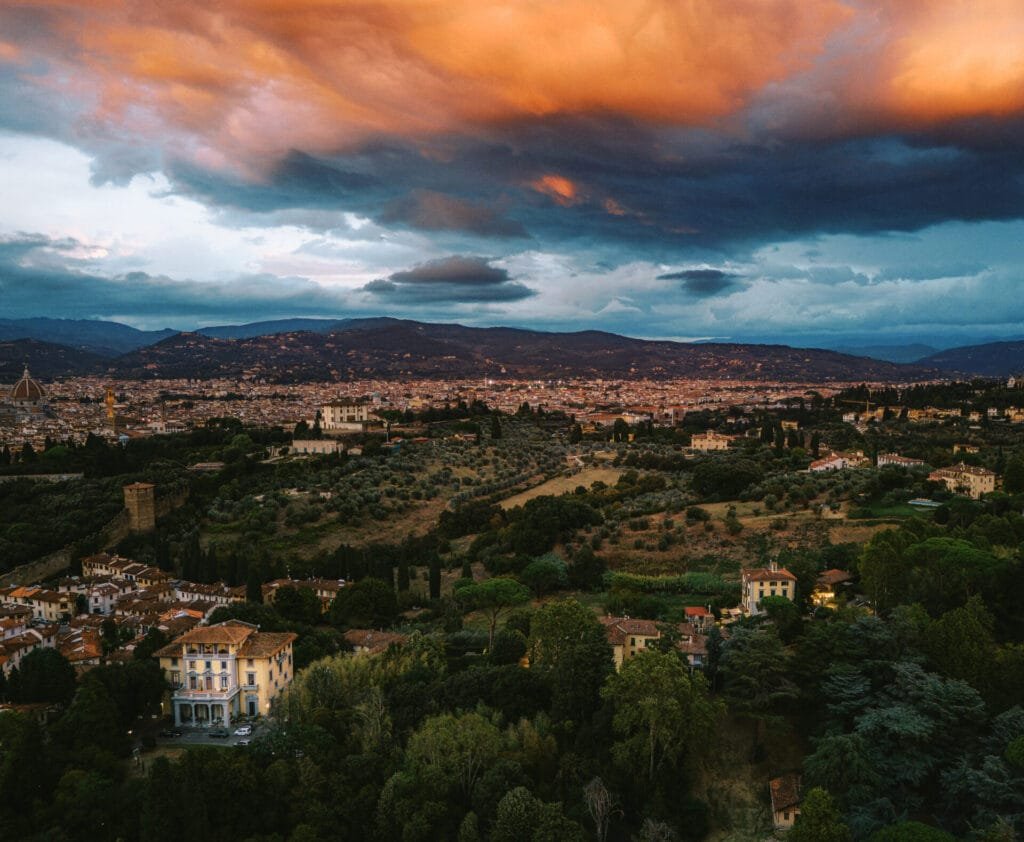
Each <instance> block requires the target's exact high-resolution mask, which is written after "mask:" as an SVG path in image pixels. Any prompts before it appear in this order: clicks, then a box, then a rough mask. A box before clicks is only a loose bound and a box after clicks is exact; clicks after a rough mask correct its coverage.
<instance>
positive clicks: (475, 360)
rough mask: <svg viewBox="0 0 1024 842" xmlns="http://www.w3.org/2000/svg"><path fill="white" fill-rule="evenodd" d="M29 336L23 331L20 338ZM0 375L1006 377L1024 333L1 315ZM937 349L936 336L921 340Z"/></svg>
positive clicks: (1016, 368) (1020, 366)
mask: <svg viewBox="0 0 1024 842" xmlns="http://www.w3.org/2000/svg"><path fill="white" fill-rule="evenodd" d="M18 334H20V336H18ZM6 337H11V338H12V341H8V342H0V380H7V381H9V380H11V379H12V377H11V374H12V373H14V374H15V375H20V373H21V366H22V364H23V363H24V362H26V361H27V362H29V363H30V364H31V366H32V370H33V373H34V374H38V375H39V376H40V377H43V378H51V377H56V376H61V375H72V374H85V373H90V372H92V373H103V374H109V375H111V376H114V377H123V378H139V379H150V378H180V377H190V378H197V379H204V378H212V377H240V376H257V377H262V378H265V379H267V380H268V381H272V382H315V381H329V380H346V379H353V378H371V377H382V378H399V377H422V378H445V377H449V378H467V377H468V378H472V377H481V378H482V377H498V378H500V377H537V378H544V379H550V378H559V377H565V378H569V377H594V378H597V377H620V378H625V377H641V376H645V377H654V378H668V377H690V378H736V379H757V380H778V381H811V382H827V381H853V380H887V381H907V380H914V379H925V378H931V377H935V376H937V375H938V374H939V373H940V372H947V373H951V374H952V373H955V374H974V373H976V374H982V375H986V376H1000V377H1001V376H1007V375H1009V374H1013V373H1019V372H1020V371H1022V370H1024V342H998V343H991V344H987V345H978V346H972V347H971V348H962V349H950V350H946V351H942V352H939V353H933V354H930V355H928V356H925V357H924V358H923V359H920V360H917V361H911V362H913V363H914V364H913V365H908V364H906V363H907V362H908V360H907V357H908V356H909V355H910V354H912V353H913V352H912V351H910V350H908V349H910V348H913V347H914V346H900V347H899V348H897V347H890V346H872V347H871V348H866V347H865V348H860V349H857V350H861V351H869V350H870V351H872V352H874V353H875V354H876V355H877V356H878V357H882V356H883V353H884V355H886V356H900V357H902V359H901V360H900V361H899V362H893V361H890V360H885V359H878V358H871V357H868V356H863V355H853V354H849V353H842V352H839V351H831V350H822V349H798V348H791V347H788V346H785V345H768V344H743V343H720V342H718V343H716V342H701V343H683V342H670V341H661V340H653V341H652V340H641V339H632V338H629V337H625V336H619V335H617V334H613V333H604V332H601V331H581V332H577V333H548V332H541V331H532V330H520V329H517V328H506V327H494V328H473V327H464V326H462V325H456V324H427V323H423V322H415V321H407V320H401V319H392V318H386V317H382V318H369V319H281V320H276V321H267V322H256V323H253V324H245V325H222V326H216V327H208V328H203V329H201V330H199V331H196V332H194V333H178V332H175V331H172V330H169V329H167V330H161V331H140V330H136V329H135V328H131V327H128V326H127V325H123V324H118V323H116V322H102V321H76V320H62V319H23V320H10V319H6V320H0V340H3V339H4V338H6ZM917 349H920V350H923V351H932V350H933V349H931V348H929V347H927V346H917Z"/></svg>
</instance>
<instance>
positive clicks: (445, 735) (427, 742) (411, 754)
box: [406, 711, 504, 799]
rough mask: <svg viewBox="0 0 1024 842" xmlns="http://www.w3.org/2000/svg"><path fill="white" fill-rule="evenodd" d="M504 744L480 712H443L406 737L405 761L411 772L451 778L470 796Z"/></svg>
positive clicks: (498, 731) (491, 723) (463, 793)
mask: <svg viewBox="0 0 1024 842" xmlns="http://www.w3.org/2000/svg"><path fill="white" fill-rule="evenodd" d="M503 748H504V739H503V737H502V733H501V731H500V730H498V727H497V726H496V725H495V724H494V723H493V722H491V720H490V719H488V718H487V717H485V716H484V715H483V714H481V713H478V712H475V711H474V712H471V713H463V714H458V715H456V714H451V713H444V714H441V715H439V716H432V717H430V718H429V719H426V720H424V722H423V724H422V725H420V727H419V728H418V729H417V730H416V732H415V733H414V734H413V735H412V736H411V737H410V738H409V744H408V746H407V747H406V762H407V764H408V767H409V770H410V771H411V772H412V773H413V774H414V775H426V774H434V775H438V776H439V777H440V778H441V779H443V780H447V781H452V782H454V783H455V784H456V785H457V786H458V789H459V790H460V791H461V793H462V795H463V797H465V798H466V799H470V798H472V796H473V789H474V788H475V786H476V784H477V781H478V780H479V779H480V776H481V775H482V774H483V773H484V771H486V769H487V768H488V767H489V766H490V765H491V764H493V763H494V762H495V761H496V760H497V759H498V757H499V755H500V754H501V752H502V749H503Z"/></svg>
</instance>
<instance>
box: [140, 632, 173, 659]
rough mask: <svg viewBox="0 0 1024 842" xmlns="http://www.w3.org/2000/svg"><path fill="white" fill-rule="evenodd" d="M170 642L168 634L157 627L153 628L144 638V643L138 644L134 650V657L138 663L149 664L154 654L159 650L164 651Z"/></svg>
mask: <svg viewBox="0 0 1024 842" xmlns="http://www.w3.org/2000/svg"><path fill="white" fill-rule="evenodd" d="M168 643H170V640H169V639H168V637H167V634H166V633H165V632H164V631H163V630H162V629H159V628H157V627H156V626H152V627H151V628H150V630H149V631H148V632H146V636H145V637H144V638H142V642H141V643H139V644H137V645H136V647H135V648H134V649H133V650H132V657H133V658H135V660H137V661H142V662H143V663H148V662H149V659H150V658H152V657H153V653H154V652H156V650H157V649H163V648H164V647H165V646H166V645H167V644H168Z"/></svg>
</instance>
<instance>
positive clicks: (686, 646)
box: [676, 634, 708, 655]
mask: <svg viewBox="0 0 1024 842" xmlns="http://www.w3.org/2000/svg"><path fill="white" fill-rule="evenodd" d="M676 648H677V649H678V650H679V651H680V652H685V653H686V654H687V655H707V654H708V639H707V637H706V636H705V635H703V634H691V635H689V636H688V637H685V638H683V639H682V640H680V641H679V643H678V644H676Z"/></svg>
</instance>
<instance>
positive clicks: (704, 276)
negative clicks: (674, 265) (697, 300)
mask: <svg viewBox="0 0 1024 842" xmlns="http://www.w3.org/2000/svg"><path fill="white" fill-rule="evenodd" d="M741 277H742V276H741V275H737V274H735V273H733V272H723V271H722V270H721V269H683V270H681V271H679V272H667V273H666V274H664V275H658V280H659V281H682V284H681V286H682V288H683V289H684V290H685V291H686V292H688V293H689V294H690V295H693V296H697V297H705V296H712V295H718V293H720V292H724V291H725V290H727V289H730V288H732V287H735V286H736V285H737V282H738V281H739V279H740V278H741Z"/></svg>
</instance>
